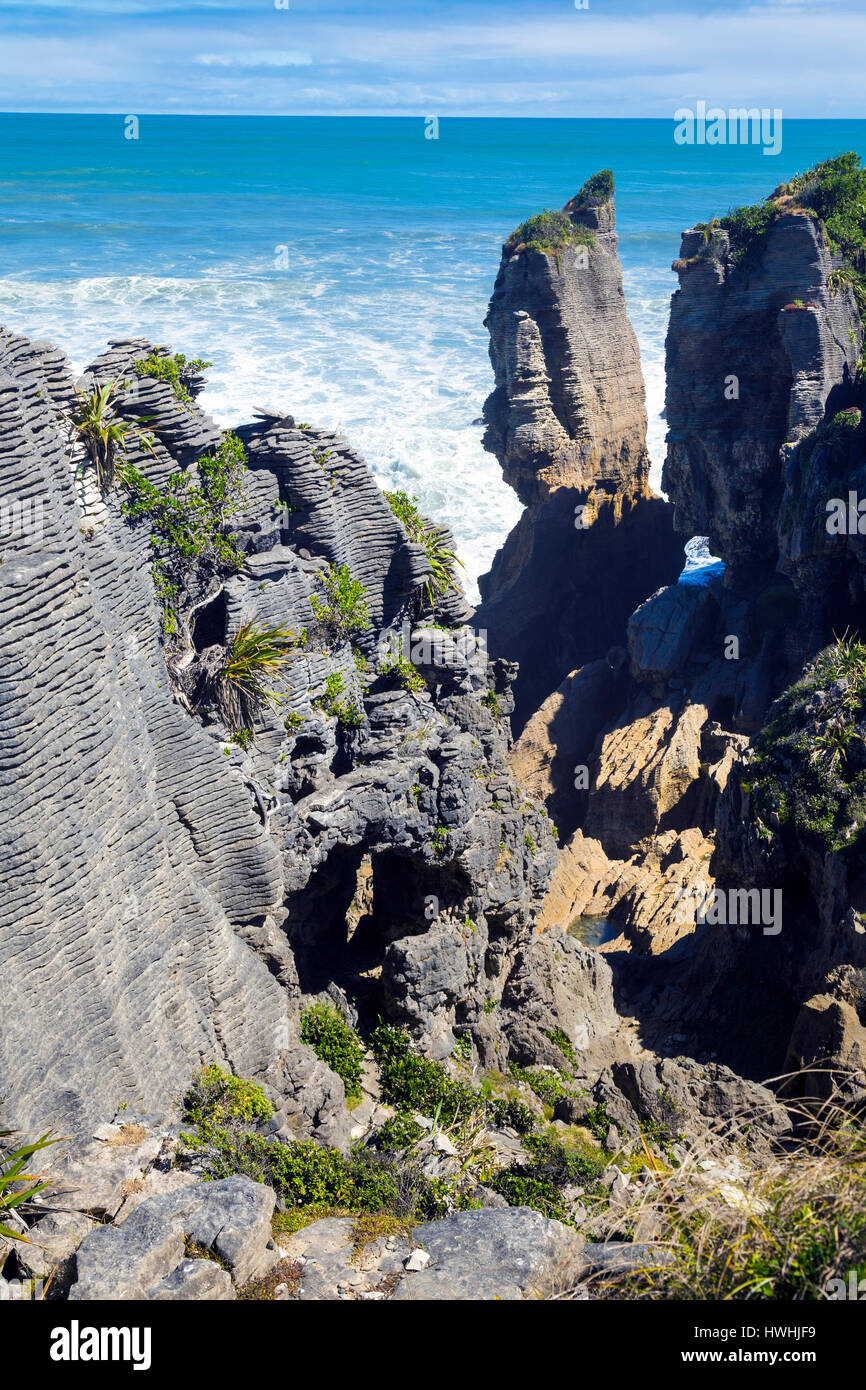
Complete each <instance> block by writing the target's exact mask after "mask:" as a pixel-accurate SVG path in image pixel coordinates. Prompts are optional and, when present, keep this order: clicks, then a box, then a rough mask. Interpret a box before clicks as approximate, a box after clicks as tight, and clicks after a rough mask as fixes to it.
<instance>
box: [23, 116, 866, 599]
mask: <svg viewBox="0 0 866 1390" xmlns="http://www.w3.org/2000/svg"><path fill="white" fill-rule="evenodd" d="M132 119H133V118H131V117H129V116H125V115H121V114H119V113H118V114H116V115H104V114H99V113H80V114H65V115H58V114H49V113H40V114H35V113H16V112H4V113H0V139H2V150H3V154H2V156H0V181H2V189H3V193H4V196H5V204H6V218H5V219H4V224H3V227H2V233H0V238H2V239H0V267H2V269H0V323H2V324H3V325H4V326H5V327H7V328H8V329H11V330H13V331H15V332H19V333H24V334H27V335H30V336H35V337H38V338H47V339H49V340H50V341H52V342H54V343H56V344H57V345H58V346H59V347H60V348H62V349H63V351H64V352H66V354H67V355H68V356H69V358H70V360H71V362H72V365H73V367H74V368H75V369H76V371H81V370H82V369H83V368H84V367H85V366H86V364H87V362H88V361H90V360H92V358H93V357H95V356H96V355H97V354H98V353H99V352H100V350H101V349H102V347H103V345H104V343H105V342H106V341H107V340H108V339H110V338H118V337H124V336H139V335H140V336H145V337H149V338H151V339H153V340H155V341H157V342H167V343H171V345H172V347H173V348H174V349H175V350H176V351H181V352H184V353H186V354H187V355H188V356H197V357H204V358H206V359H208V360H210V361H211V362H212V366H211V368H210V369H209V371H208V374H207V375H208V386H207V388H206V390H205V392H204V394H203V396H202V405H203V406H204V408H205V409H207V410H208V411H209V412H210V413H211V414H213V416H214V417H215V419H216V420H217V421H218V423H220V424H221V425H224V426H230V425H234V424H238V423H240V422H241V421H242V420H244V419H246V418H249V416H250V413H251V412H252V411H253V410H254V409H256V408H258V407H261V406H268V407H269V406H274V405H278V406H280V407H281V408H284V409H286V410H288V411H290V412H291V413H293V414H294V415H295V416H296V417H297V418H298V419H303V420H306V421H309V422H310V423H313V424H319V425H327V426H329V427H335V428H338V429H340V430H341V431H342V432H343V433H344V434H346V435H347V437H348V438H349V439H350V440H351V442H352V443H353V444H354V445H355V446H356V447H357V448H358V449H359V450H360V452H361V453H363V455H364V456H365V457H366V459H367V461H368V463H369V464H370V465H371V467H372V469H373V471H374V474H375V476H376V478H377V480H378V481H379V482H380V484H381V485H382V486H385V487H391V488H395V487H399V488H405V489H406V490H407V491H409V492H411V493H413V494H415V495H417V496H418V498H419V500H420V503H421V505H422V508H423V509H424V510H425V511H426V512H428V513H429V514H430V515H432V516H434V517H435V518H436V519H437V520H441V521H445V522H447V523H448V524H449V525H451V526H452V528H453V529H454V532H455V535H456V538H457V544H458V550H459V553H460V555H461V558H462V559H463V561H464V564H465V567H466V568H465V573H466V578H467V581H468V587H469V590H470V594H471V595H472V596H473V597H475V596H476V594H477V590H476V587H475V580H476V579H477V576H478V575H479V574H481V573H484V572H485V571H486V570H487V569H488V568H489V566H490V562H491V560H492V558H493V555H494V553H495V551H496V549H497V548H498V547H499V545H501V543H502V541H503V540H504V538H505V536H506V535H507V533H508V531H509V530H510V529H511V527H512V526H513V524H514V523H515V521H516V520H517V517H518V515H519V513H520V504H519V502H518V501H517V498H516V497H515V496H514V494H513V493H512V492H511V490H510V488H508V487H507V486H506V484H505V483H504V482H503V480H502V477H501V474H500V470H499V466H498V464H497V462H496V460H495V459H494V458H493V457H492V456H491V455H489V454H487V453H485V451H484V450H483V448H482V445H481V427H480V423H479V421H480V416H481V411H482V407H483V402H484V399H485V397H486V396H487V394H488V393H489V391H490V390H491V389H492V386H493V376H492V370H491V368H490V364H489V361H488V353H487V333H486V330H485V328H484V326H483V319H484V315H485V312H486V308H487V303H488V300H489V297H490V294H491V292H492V289H493V283H494V280H495V277H496V272H497V269H498V265H499V255H500V249H501V244H502V241H503V240H504V239H505V237H506V236H507V235H508V233H509V232H510V231H511V230H512V229H513V228H514V227H515V226H516V225H517V224H518V223H519V222H520V221H522V220H523V219H524V218H525V217H526V216H528V215H530V214H531V213H533V212H535V211H538V210H540V209H541V208H542V207H550V208H557V207H561V206H562V205H563V204H564V203H565V202H566V201H567V200H568V198H570V197H571V196H572V195H573V194H574V193H575V192H576V191H577V189H578V188H579V187H580V185H581V184H582V182H583V181H584V179H585V178H587V177H588V176H589V175H590V174H592V173H594V172H595V171H596V170H597V169H599V168H602V167H609V168H611V169H612V170H613V173H614V177H615V180H616V209H617V231H618V234H619V249H620V256H621V260H622V264H623V277H624V286H625V294H626V302H627V306H628V311H629V315H630V318H631V321H632V324H633V326H634V329H635V332H636V334H637V337H638V342H639V345H640V350H641V361H642V366H643V374H644V380H645V383H646V393H647V414H648V447H649V450H650V454H651V458H652V472H651V481H652V483H653V486H654V487H656V488H658V487H659V486H660V479H661V467H662V463H663V459H664V448H665V444H664V438H665V422H664V419H663V417H662V412H663V407H664V339H665V334H666V331H667V322H668V313H669V306H670V297H671V294H672V293H673V291H674V290H675V289H676V288H677V280H676V276H675V274H674V273H673V272H672V271H671V269H670V264H671V261H672V260H673V259H675V258H676V256H677V255H678V253H679V245H680V234H681V232H682V231H683V230H684V229H685V228H686V227H688V226H691V225H693V224H694V222H695V221H696V220H699V219H701V218H709V217H710V216H712V215H714V214H718V215H721V214H724V213H725V212H726V211H728V210H729V209H730V208H731V207H734V206H738V205H740V204H743V203H748V202H754V201H757V200H760V199H761V198H762V197H764V196H765V195H766V194H768V193H770V192H771V191H772V189H773V188H774V187H775V186H776V185H777V184H778V183H780V182H782V181H784V180H785V179H787V178H790V177H791V176H792V175H793V174H794V173H796V172H798V171H799V170H801V169H803V168H806V167H808V166H809V165H811V164H813V163H815V162H816V161H817V160H819V159H821V158H825V157H828V156H830V155H833V154H837V153H839V152H840V151H841V150H844V149H858V148H859V147H860V146H861V145H862V144H863V136H864V135H866V121H864V120H833V119H827V118H816V119H811V120H810V119H796V120H786V121H785V122H784V128H783V138H782V148H781V151H780V153H779V154H778V155H776V156H771V157H768V156H766V155H765V154H764V152H763V149H762V147H761V146H760V145H740V144H736V145H726V146H714V147H708V146H703V147H701V146H697V145H695V146H678V145H676V144H675V143H674V140H673V122H672V121H670V120H664V119H662V118H658V117H647V118H643V119H637V118H634V117H602V118H597V117H561V116H544V117H542V116H538V117H527V116H521V117H498V116H480V115H479V116H453V115H447V116H443V117H441V118H440V119H439V121H438V125H437V126H436V129H435V137H436V138H430V137H431V134H432V132H431V128H430V121H431V120H432V118H424V117H421V116H418V117H411V116H398V115H376V116H363V117H362V116H349V115H344V114H340V115H315V116H312V115H311V116H302V115H285V116H270V115H268V116H262V115H255V114H250V115H231V116H225V115H209V114H205V113H201V114H190V115H179V114H154V115H147V114H146V113H140V114H138V115H137V116H136V117H135V118H134V119H135V122H136V126H135V127H134V133H132V129H133V128H131V127H130V125H129V122H130V121H131V120H132ZM128 134H130V135H131V138H127V137H128Z"/></svg>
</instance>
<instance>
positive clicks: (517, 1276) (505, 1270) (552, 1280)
mask: <svg viewBox="0 0 866 1390" xmlns="http://www.w3.org/2000/svg"><path fill="white" fill-rule="evenodd" d="M414 1239H415V1240H416V1241H417V1242H418V1244H419V1245H420V1246H421V1248H422V1249H423V1250H424V1251H425V1252H426V1253H427V1254H428V1255H429V1257H430V1263H429V1265H428V1267H427V1268H426V1269H424V1270H423V1271H420V1272H419V1273H417V1274H408V1273H407V1275H406V1277H405V1279H403V1280H402V1281H401V1283H400V1284H399V1285H398V1287H397V1289H396V1290H395V1293H394V1298H395V1300H398V1301H406V1300H411V1301H415V1300H418V1299H469V1300H479V1299H506V1300H512V1301H513V1300H517V1299H523V1298H536V1297H538V1296H539V1295H541V1296H543V1295H545V1294H547V1293H550V1292H552V1291H554V1290H555V1289H560V1288H566V1287H568V1286H569V1285H570V1284H571V1283H573V1282H576V1280H577V1278H578V1277H579V1275H580V1273H581V1272H582V1270H583V1269H584V1268H585V1266H586V1261H585V1258H584V1254H583V1250H584V1238H583V1236H582V1235H579V1234H578V1232H577V1231H573V1230H571V1229H570V1228H569V1227H567V1226H563V1225H561V1224H560V1223H559V1222H558V1221H549V1220H547V1218H546V1217H543V1216H541V1215H540V1213H539V1212H537V1211H534V1210H532V1208H530V1207H509V1208H507V1210H503V1211H495V1210H490V1209H487V1210H482V1211H464V1212H456V1213H455V1214H454V1215H453V1216H448V1217H445V1218H444V1220H442V1221H431V1222H428V1223H427V1224H426V1225H424V1226H416V1228H415V1231H414Z"/></svg>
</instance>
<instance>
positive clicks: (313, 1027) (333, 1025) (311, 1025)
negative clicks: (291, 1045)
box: [301, 1003, 364, 1098]
mask: <svg viewBox="0 0 866 1390" xmlns="http://www.w3.org/2000/svg"><path fill="white" fill-rule="evenodd" d="M301 1041H302V1042H305V1043H309V1044H310V1046H311V1047H312V1049H313V1051H314V1052H315V1054H316V1056H317V1057H319V1058H321V1060H322V1061H323V1062H325V1063H326V1065H327V1066H329V1067H330V1068H331V1071H335V1072H336V1073H337V1075H338V1076H340V1077H342V1078H343V1084H344V1085H345V1087H346V1096H347V1097H349V1098H352V1097H355V1096H359V1095H360V1094H361V1077H362V1075H363V1070H364V1048H363V1044H362V1043H361V1039H360V1038H359V1036H358V1034H357V1033H356V1032H355V1030H354V1028H351V1027H350V1026H349V1024H348V1023H347V1022H346V1020H345V1019H344V1017H343V1015H342V1014H341V1013H340V1011H339V1009H337V1008H335V1007H334V1006H333V1005H332V1004H324V1003H316V1004H311V1005H310V1007H309V1008H308V1009H307V1010H306V1012H305V1013H304V1015H303V1017H302V1019H301Z"/></svg>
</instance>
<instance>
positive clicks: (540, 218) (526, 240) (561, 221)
mask: <svg viewBox="0 0 866 1390" xmlns="http://www.w3.org/2000/svg"><path fill="white" fill-rule="evenodd" d="M510 240H511V241H512V242H515V243H520V242H523V244H524V246H525V247H526V250H527V251H541V252H542V253H544V254H545V255H553V254H556V253H558V252H560V251H562V249H563V247H565V246H585V247H587V248H588V249H589V250H594V249H595V237H594V236H593V234H592V232H591V231H590V230H589V228H588V227H582V226H580V225H579V224H575V223H574V222H572V220H571V218H570V217H569V215H568V213H567V212H551V210H550V209H549V208H544V209H543V211H542V212H537V213H535V215H534V216H533V217H528V218H527V219H526V221H525V222H521V224H520V226H519V227H517V228H516V229H515V230H514V231H513V232H512V233H511V237H510Z"/></svg>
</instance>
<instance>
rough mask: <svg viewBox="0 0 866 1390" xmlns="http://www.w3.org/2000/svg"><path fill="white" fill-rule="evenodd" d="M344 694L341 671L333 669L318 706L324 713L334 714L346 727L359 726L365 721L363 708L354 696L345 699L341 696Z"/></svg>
mask: <svg viewBox="0 0 866 1390" xmlns="http://www.w3.org/2000/svg"><path fill="white" fill-rule="evenodd" d="M342 695H343V677H342V674H341V672H339V671H332V672H331V674H330V675H329V676H328V678H327V680H326V681H325V693H324V695H323V696H322V698H321V699H320V700H318V701H317V704H318V707H319V709H321V710H322V711H323V713H324V714H327V715H330V716H332V717H333V718H335V719H336V720H337V721H338V723H340V724H342V725H343V726H344V727H345V728H349V729H354V728H358V726H359V725H361V724H363V722H364V711H363V708H362V707H361V706H360V705H359V704H358V701H357V700H356V699H355V698H354V697H353V698H351V699H348V700H344V699H342V698H341V697H342Z"/></svg>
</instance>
